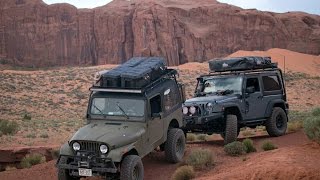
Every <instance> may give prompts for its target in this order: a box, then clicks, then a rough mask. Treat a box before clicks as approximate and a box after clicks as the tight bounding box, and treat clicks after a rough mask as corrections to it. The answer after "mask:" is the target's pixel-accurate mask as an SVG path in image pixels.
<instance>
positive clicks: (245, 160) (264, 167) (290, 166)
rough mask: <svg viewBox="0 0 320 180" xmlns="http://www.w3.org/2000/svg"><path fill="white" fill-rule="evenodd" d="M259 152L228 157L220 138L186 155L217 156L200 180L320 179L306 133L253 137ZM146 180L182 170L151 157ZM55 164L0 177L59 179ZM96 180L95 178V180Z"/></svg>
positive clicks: (316, 153) (315, 150)
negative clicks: (268, 145)
mask: <svg viewBox="0 0 320 180" xmlns="http://www.w3.org/2000/svg"><path fill="white" fill-rule="evenodd" d="M252 139H253V141H254V144H255V145H256V147H258V152H256V153H251V154H247V155H244V156H240V157H230V156H227V155H226V154H225V153H224V151H223V142H222V140H221V139H220V138H214V139H210V140H208V141H207V142H198V143H197V142H196V143H190V144H188V148H187V153H189V152H190V150H191V149H193V148H198V147H200V148H209V149H211V150H212V151H213V152H214V154H215V162H216V164H215V166H214V167H212V168H211V169H208V170H205V171H202V172H197V176H196V177H197V179H201V180H204V179H284V180H285V179H288V178H290V179H320V172H319V167H320V161H318V159H320V145H318V144H314V143H311V142H310V141H309V140H308V139H307V137H306V136H305V135H304V133H303V132H301V131H300V132H297V133H291V134H287V135H285V136H282V137H276V138H270V137H269V136H266V135H261V136H256V137H252ZM265 140H271V141H272V142H273V143H274V144H276V145H277V146H278V147H279V148H278V149H276V150H273V151H268V152H263V151H262V150H261V149H260V148H259V147H260V146H261V143H262V142H263V141H265ZM143 163H144V167H145V179H147V180H149V179H151V180H159V179H160V180H162V179H163V180H165V179H170V177H171V176H172V174H173V172H174V171H175V169H176V168H177V167H178V166H179V165H176V164H168V163H167V162H166V161H165V160H164V155H163V153H157V152H154V153H151V154H150V155H149V156H147V157H145V158H144V159H143ZM54 165H55V161H50V162H47V163H44V164H40V165H36V166H34V167H32V168H31V169H21V170H11V171H5V172H1V173H0V179H6V180H16V179H25V180H43V179H46V180H51V179H52V180H53V179H57V176H56V168H55V167H54ZM95 179H96V178H95Z"/></svg>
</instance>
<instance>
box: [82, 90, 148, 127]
mask: <svg viewBox="0 0 320 180" xmlns="http://www.w3.org/2000/svg"><path fill="white" fill-rule="evenodd" d="M96 98H107V99H108V98H111V99H123V100H126V99H132V100H141V101H144V107H143V109H144V114H143V116H130V115H129V118H127V117H126V115H124V114H123V115H108V114H104V115H102V114H92V113H91V109H92V106H93V101H94V99H96ZM146 105H147V101H146V98H144V97H143V96H127V95H119V94H118V95H112V94H99V95H92V96H91V97H90V100H89V103H88V107H87V119H88V120H107V121H114V122H123V121H127V122H145V121H146V114H147V108H146Z"/></svg>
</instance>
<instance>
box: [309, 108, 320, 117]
mask: <svg viewBox="0 0 320 180" xmlns="http://www.w3.org/2000/svg"><path fill="white" fill-rule="evenodd" d="M311 114H312V116H320V107H317V108H315V109H314V110H312V112H311Z"/></svg>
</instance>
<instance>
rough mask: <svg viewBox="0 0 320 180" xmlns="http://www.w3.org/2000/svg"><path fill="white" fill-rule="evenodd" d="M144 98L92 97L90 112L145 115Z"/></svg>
mask: <svg viewBox="0 0 320 180" xmlns="http://www.w3.org/2000/svg"><path fill="white" fill-rule="evenodd" d="M144 107H145V102H144V100H139V99H119V98H102V97H99V98H98V97H97V98H94V99H92V103H91V107H90V114H91V115H95V116H98V115H102V116H124V117H126V118H127V119H130V117H143V116H144V110H145V108H144Z"/></svg>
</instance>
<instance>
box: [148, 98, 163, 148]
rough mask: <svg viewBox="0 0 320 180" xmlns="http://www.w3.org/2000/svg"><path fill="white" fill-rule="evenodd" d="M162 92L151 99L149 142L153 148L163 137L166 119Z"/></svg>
mask: <svg viewBox="0 0 320 180" xmlns="http://www.w3.org/2000/svg"><path fill="white" fill-rule="evenodd" d="M162 98H163V97H162V96H161V94H157V95H155V96H153V97H152V98H150V100H149V108H150V110H149V112H150V114H149V117H150V118H149V120H148V122H147V126H148V130H147V131H148V137H147V143H148V144H149V145H150V146H151V148H153V149H155V148H156V147H158V146H159V145H160V144H159V141H160V140H161V138H162V137H163V129H164V121H163V104H162Z"/></svg>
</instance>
